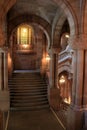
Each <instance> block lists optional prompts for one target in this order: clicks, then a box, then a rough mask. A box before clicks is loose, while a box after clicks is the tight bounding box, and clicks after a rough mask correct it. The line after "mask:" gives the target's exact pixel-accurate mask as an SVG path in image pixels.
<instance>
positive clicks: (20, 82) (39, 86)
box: [8, 72, 49, 110]
mask: <svg viewBox="0 0 87 130" xmlns="http://www.w3.org/2000/svg"><path fill="white" fill-rule="evenodd" d="M8 86H9V89H10V108H11V110H36V109H42V108H48V107H49V103H48V96H47V84H46V82H45V81H44V80H43V78H42V77H41V76H40V73H38V72H33V73H32V72H27V73H18V72H16V73H13V75H12V78H10V79H9V82H8Z"/></svg>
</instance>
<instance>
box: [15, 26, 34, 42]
mask: <svg viewBox="0 0 87 130" xmlns="http://www.w3.org/2000/svg"><path fill="white" fill-rule="evenodd" d="M32 38H33V28H32V27H31V26H29V25H27V24H23V25H21V26H19V27H18V29H17V44H32Z"/></svg>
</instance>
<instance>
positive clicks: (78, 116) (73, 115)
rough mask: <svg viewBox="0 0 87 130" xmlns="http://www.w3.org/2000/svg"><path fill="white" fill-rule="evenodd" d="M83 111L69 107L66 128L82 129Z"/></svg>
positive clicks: (70, 129) (72, 129)
mask: <svg viewBox="0 0 87 130" xmlns="http://www.w3.org/2000/svg"><path fill="white" fill-rule="evenodd" d="M82 125H83V111H81V110H79V109H78V110H76V109H74V108H69V109H68V112H67V130H82Z"/></svg>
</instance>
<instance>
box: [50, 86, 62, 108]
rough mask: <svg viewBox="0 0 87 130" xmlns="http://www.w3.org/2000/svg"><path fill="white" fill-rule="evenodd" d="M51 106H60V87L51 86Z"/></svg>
mask: <svg viewBox="0 0 87 130" xmlns="http://www.w3.org/2000/svg"><path fill="white" fill-rule="evenodd" d="M49 103H50V106H51V107H52V108H53V109H54V110H58V109H59V108H60V103H61V97H60V95H59V90H58V88H50V102H49Z"/></svg>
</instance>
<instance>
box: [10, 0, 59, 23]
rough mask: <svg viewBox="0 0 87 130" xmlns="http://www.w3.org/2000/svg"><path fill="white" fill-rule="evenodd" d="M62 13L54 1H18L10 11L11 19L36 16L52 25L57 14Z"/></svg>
mask: <svg viewBox="0 0 87 130" xmlns="http://www.w3.org/2000/svg"><path fill="white" fill-rule="evenodd" d="M58 10H59V11H60V8H58V5H57V4H56V3H55V2H54V1H53V0H17V2H16V4H15V5H14V6H13V7H12V8H11V9H10V10H9V13H8V16H9V19H12V18H14V17H17V16H18V15H21V14H25V13H28V14H34V15H37V16H40V17H42V18H43V19H45V20H46V21H48V22H49V23H52V21H53V19H54V17H55V15H56V12H57V11H58Z"/></svg>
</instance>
